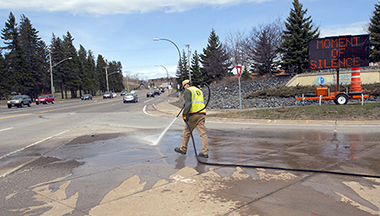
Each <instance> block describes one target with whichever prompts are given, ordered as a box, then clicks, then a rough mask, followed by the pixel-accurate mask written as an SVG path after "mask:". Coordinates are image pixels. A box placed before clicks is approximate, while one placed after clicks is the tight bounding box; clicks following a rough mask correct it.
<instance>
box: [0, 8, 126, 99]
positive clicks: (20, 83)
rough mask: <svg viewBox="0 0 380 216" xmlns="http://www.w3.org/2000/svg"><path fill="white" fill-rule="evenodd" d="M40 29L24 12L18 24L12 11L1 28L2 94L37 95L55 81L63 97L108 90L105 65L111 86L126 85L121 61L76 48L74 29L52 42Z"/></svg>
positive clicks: (46, 89)
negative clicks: (72, 32) (42, 35)
mask: <svg viewBox="0 0 380 216" xmlns="http://www.w3.org/2000/svg"><path fill="white" fill-rule="evenodd" d="M38 33H39V32H38V31H37V30H36V29H35V28H34V27H33V26H32V24H31V21H30V20H29V19H28V18H27V17H26V16H25V15H21V21H20V23H19V24H18V23H17V22H16V18H15V16H14V15H13V13H12V12H10V14H9V17H8V20H7V21H6V23H5V27H4V28H3V29H2V30H1V39H3V43H4V47H1V55H0V76H1V79H0V98H8V97H9V96H10V95H14V94H27V95H29V96H31V97H32V98H37V97H38V96H39V95H41V94H47V93H51V91H52V89H51V82H53V83H54V89H55V92H59V93H61V97H62V99H63V98H66V99H67V98H68V97H70V98H77V97H80V96H81V95H82V93H83V94H86V93H89V94H93V95H96V94H97V92H98V91H103V92H104V91H106V90H107V84H106V73H105V68H107V70H108V74H109V76H108V83H109V88H110V89H112V90H114V91H121V90H123V89H124V86H123V74H122V64H121V62H120V61H119V62H117V61H107V60H106V59H105V58H104V57H103V56H102V55H98V56H97V59H96V60H95V57H94V55H93V53H92V51H91V50H88V51H87V50H86V49H85V48H84V47H83V46H82V45H80V47H79V50H76V48H75V47H74V45H73V41H74V38H73V37H72V35H71V34H70V32H67V33H66V35H64V36H62V38H60V37H57V36H55V35H54V33H53V34H52V39H51V44H50V46H48V45H46V43H45V42H44V41H43V40H42V39H41V37H39V36H38ZM50 68H52V71H53V76H51V73H50ZM111 74H112V75H111ZM52 80H53V81H52ZM78 92H79V95H77V94H78ZM68 95H69V96H68Z"/></svg>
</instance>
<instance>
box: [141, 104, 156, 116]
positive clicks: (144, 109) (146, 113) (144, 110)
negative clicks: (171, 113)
mask: <svg viewBox="0 0 380 216" xmlns="http://www.w3.org/2000/svg"><path fill="white" fill-rule="evenodd" d="M143 112H144V113H145V115H149V116H155V115H152V114H149V113H148V112H147V111H146V105H145V106H144V108H143Z"/></svg>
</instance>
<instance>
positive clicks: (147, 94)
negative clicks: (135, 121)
mask: <svg viewBox="0 0 380 216" xmlns="http://www.w3.org/2000/svg"><path fill="white" fill-rule="evenodd" d="M146 97H154V93H153V92H147V93H146Z"/></svg>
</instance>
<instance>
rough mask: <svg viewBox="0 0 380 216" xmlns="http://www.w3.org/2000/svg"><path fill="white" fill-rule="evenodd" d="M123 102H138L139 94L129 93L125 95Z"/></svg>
mask: <svg viewBox="0 0 380 216" xmlns="http://www.w3.org/2000/svg"><path fill="white" fill-rule="evenodd" d="M123 102H124V103H128V102H133V103H137V102H139V98H138V97H137V94H135V93H127V94H125V95H124V96H123Z"/></svg>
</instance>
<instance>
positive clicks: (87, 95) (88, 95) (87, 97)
mask: <svg viewBox="0 0 380 216" xmlns="http://www.w3.org/2000/svg"><path fill="white" fill-rule="evenodd" d="M80 99H81V100H92V95H91V94H84V95H83V96H82V97H81V98H80Z"/></svg>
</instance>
